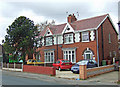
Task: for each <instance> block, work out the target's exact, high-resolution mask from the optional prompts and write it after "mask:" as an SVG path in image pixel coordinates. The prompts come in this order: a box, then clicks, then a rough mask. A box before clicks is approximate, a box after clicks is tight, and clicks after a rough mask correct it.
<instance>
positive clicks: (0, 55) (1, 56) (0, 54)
mask: <svg viewBox="0 0 120 87" xmlns="http://www.w3.org/2000/svg"><path fill="white" fill-rule="evenodd" d="M2 61H3V46H2V45H1V44H0V62H2Z"/></svg>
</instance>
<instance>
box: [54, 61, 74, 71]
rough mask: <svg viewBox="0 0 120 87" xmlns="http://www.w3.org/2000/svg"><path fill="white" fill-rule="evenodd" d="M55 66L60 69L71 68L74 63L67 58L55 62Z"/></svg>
mask: <svg viewBox="0 0 120 87" xmlns="http://www.w3.org/2000/svg"><path fill="white" fill-rule="evenodd" d="M53 67H56V69H58V70H59V71H61V70H62V69H71V67H72V63H71V62H70V61H68V60H65V59H59V60H58V61H56V63H53Z"/></svg>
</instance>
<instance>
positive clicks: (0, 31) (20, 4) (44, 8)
mask: <svg viewBox="0 0 120 87" xmlns="http://www.w3.org/2000/svg"><path fill="white" fill-rule="evenodd" d="M118 2H119V0H0V44H2V40H3V39H4V37H5V35H6V34H7V33H6V29H7V28H8V26H9V25H11V24H12V22H13V21H14V20H15V19H16V18H18V17H19V16H26V17H28V18H30V19H31V20H33V21H34V23H35V24H37V23H41V22H44V21H46V20H47V21H49V22H51V21H52V20H55V23H56V24H62V23H65V22H67V16H68V15H69V14H73V13H74V14H75V15H76V17H77V19H78V20H81V19H86V18H90V17H95V16H99V15H104V14H109V15H110V17H111V19H112V21H113V23H114V25H115V27H116V30H117V31H118V25H117V23H118V21H119V19H118ZM67 12H68V13H67ZM77 12H78V13H77ZM78 14H79V16H78Z"/></svg>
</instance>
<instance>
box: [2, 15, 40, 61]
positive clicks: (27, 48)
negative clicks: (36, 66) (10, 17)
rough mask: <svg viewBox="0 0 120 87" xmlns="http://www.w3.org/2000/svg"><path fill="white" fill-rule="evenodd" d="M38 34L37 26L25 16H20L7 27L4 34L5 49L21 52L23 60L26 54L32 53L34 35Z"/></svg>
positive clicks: (14, 53)
mask: <svg viewBox="0 0 120 87" xmlns="http://www.w3.org/2000/svg"><path fill="white" fill-rule="evenodd" d="M37 35H38V32H37V26H35V25H34V22H33V21H32V20H30V19H29V18H27V17H24V16H20V17H18V18H16V20H15V21H14V22H13V23H12V24H11V25H10V26H9V27H8V28H7V35H6V36H5V41H4V48H5V51H7V52H8V53H11V54H13V55H15V56H14V57H15V58H16V55H18V54H19V53H21V55H22V58H23V61H24V62H25V56H26V54H33V53H34V49H33V47H34V43H35V36H37Z"/></svg>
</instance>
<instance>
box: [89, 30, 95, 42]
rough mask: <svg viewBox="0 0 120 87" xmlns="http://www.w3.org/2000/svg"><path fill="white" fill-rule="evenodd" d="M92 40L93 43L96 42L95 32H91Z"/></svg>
mask: <svg viewBox="0 0 120 87" xmlns="http://www.w3.org/2000/svg"><path fill="white" fill-rule="evenodd" d="M90 40H91V41H94V40H95V33H94V31H91V32H90Z"/></svg>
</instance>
